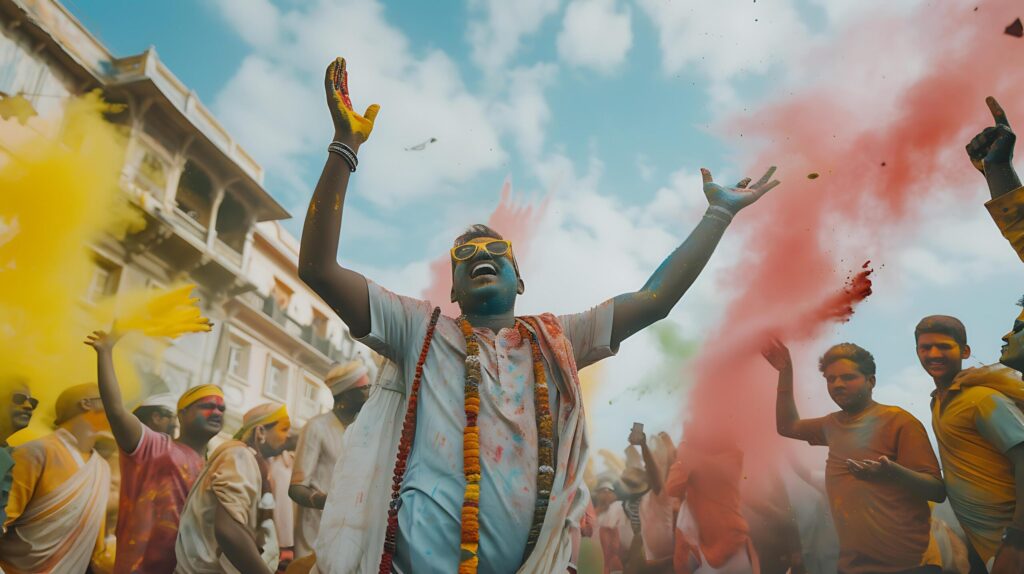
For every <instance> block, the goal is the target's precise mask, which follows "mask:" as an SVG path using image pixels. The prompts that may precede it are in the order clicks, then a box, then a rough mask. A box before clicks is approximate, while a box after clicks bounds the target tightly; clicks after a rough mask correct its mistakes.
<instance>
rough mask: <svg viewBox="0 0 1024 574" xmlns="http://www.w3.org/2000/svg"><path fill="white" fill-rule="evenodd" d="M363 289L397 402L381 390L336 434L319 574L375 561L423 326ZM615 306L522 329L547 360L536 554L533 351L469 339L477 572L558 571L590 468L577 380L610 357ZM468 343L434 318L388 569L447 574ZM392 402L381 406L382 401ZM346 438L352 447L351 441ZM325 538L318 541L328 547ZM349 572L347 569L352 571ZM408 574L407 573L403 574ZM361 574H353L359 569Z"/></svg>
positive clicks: (455, 527) (509, 337)
mask: <svg viewBox="0 0 1024 574" xmlns="http://www.w3.org/2000/svg"><path fill="white" fill-rule="evenodd" d="M368 285H369V295H370V308H371V332H370V333H369V334H368V335H367V336H366V337H364V338H363V339H361V341H362V342H364V343H365V344H367V345H368V346H369V347H370V348H372V349H374V350H375V351H377V352H378V353H380V354H382V355H383V356H384V357H386V358H387V359H389V360H390V361H392V362H393V363H394V364H395V365H396V366H397V368H398V373H399V376H398V377H397V379H398V380H399V381H401V382H400V383H399V384H398V385H397V389H395V390H396V391H397V394H396V393H394V392H392V385H390V384H389V385H386V386H385V385H382V386H381V387H380V389H379V390H377V391H376V392H375V393H374V394H372V395H371V397H370V401H369V402H368V403H367V404H366V406H365V407H364V408H363V411H362V413H361V414H360V417H359V419H357V420H356V422H355V424H353V425H352V426H351V427H350V428H349V429H348V431H347V436H346V441H345V445H346V446H345V449H346V450H345V453H344V455H343V458H342V460H341V461H340V462H339V464H338V468H337V470H336V472H335V476H334V484H335V485H337V488H332V491H331V492H330V493H329V498H328V502H327V508H326V511H325V513H324V517H323V524H322V529H321V532H320V537H319V539H318V542H317V549H318V551H317V562H318V564H317V566H318V568H319V569H320V571H321V572H329V573H330V574H342V573H351V572H354V571H356V572H374V571H376V569H377V564H379V559H380V548H381V545H382V542H383V525H384V522H385V519H386V512H387V506H386V505H387V495H388V491H390V482H391V473H392V470H393V468H394V460H395V459H394V452H395V447H396V446H397V439H398V434H397V432H400V430H401V424H402V416H403V413H404V397H403V396H402V395H403V394H404V393H406V392H407V390H408V388H407V385H409V384H410V382H411V381H412V379H413V373H414V371H415V368H416V358H417V356H418V355H419V352H420V348H421V345H422V342H423V336H424V333H425V330H426V324H427V322H428V320H429V317H430V313H431V306H430V305H429V304H428V303H427V302H425V301H419V300H416V299H412V298H408V297H401V296H398V295H395V294H394V293H391V292H389V291H387V290H385V289H382V288H380V287H379V286H377V285H375V284H373V283H372V282H371V283H369V284H368ZM613 311H614V304H613V302H612V301H607V302H605V303H604V304H602V305H600V306H598V307H595V308H593V309H591V310H589V311H586V312H584V313H580V314H577V315H564V316H560V317H555V316H553V315H542V316H537V317H528V318H526V321H527V325H528V328H529V329H530V330H531V331H532V332H535V333H537V337H538V339H539V344H540V347H541V350H542V353H543V355H544V367H545V372H546V374H547V379H548V383H549V397H550V401H551V402H550V404H549V405H545V406H547V407H548V408H551V410H552V415H553V416H552V418H553V422H554V423H555V427H556V428H555V433H556V441H555V442H556V445H555V447H556V469H555V485H554V490H553V492H552V495H551V504H550V506H549V508H548V513H547V516H546V520H545V522H544V526H543V528H542V531H541V536H540V540H539V542H538V546H537V548H536V549H535V550H534V552H533V553H531V554H530V556H529V559H528V560H526V561H525V562H524V558H523V550H524V546H525V541H526V536H527V531H528V530H529V527H530V522H531V518H532V513H533V504H534V502H535V501H536V474H537V433H536V418H535V413H536V411H535V405H534V404H533V402H534V401H533V371H532V357H531V353H530V348H529V347H530V345H529V342H528V341H522V340H521V338H520V336H519V334H518V332H517V331H516V330H515V329H502V330H501V331H500V332H499V333H492V332H490V331H488V330H485V329H477V330H476V336H477V338H478V340H479V341H480V347H481V349H480V362H481V370H482V380H481V383H480V394H481V411H480V419H481V422H480V428H481V437H480V440H481V453H480V460H481V466H482V469H483V472H482V479H481V483H480V490H481V495H480V516H481V520H480V539H481V542H480V568H479V571H480V572H481V573H482V574H484V573H498V574H505V573H511V572H517V571H520V572H538V571H552V572H553V571H563V570H564V569H565V567H566V566H567V565H568V564H569V562H570V557H571V552H572V548H573V543H572V538H573V537H578V536H579V519H580V516H582V514H583V512H584V510H585V509H586V505H587V501H588V498H589V496H588V493H587V491H586V489H585V488H581V486H582V471H583V466H584V464H585V461H586V457H587V440H586V431H585V427H584V417H583V409H582V406H583V405H582V400H581V397H580V395H579V377H578V375H577V366H579V367H584V366H587V365H589V364H592V363H595V362H597V361H599V360H601V359H603V358H605V357H608V356H610V355H612V354H614V349H612V348H611V324H612V316H613ZM464 362H465V340H464V338H463V336H462V333H461V332H460V330H459V326H458V324H457V322H456V321H455V320H454V319H451V318H448V317H441V319H440V320H439V321H438V324H437V329H436V331H435V336H434V340H433V345H432V347H431V349H430V352H429V354H428V355H427V359H426V363H425V365H424V377H423V383H422V388H421V390H420V396H419V409H418V412H419V416H418V417H417V429H416V443H415V446H414V448H413V449H412V454H411V456H410V458H409V463H408V471H407V473H406V475H405V481H404V483H403V485H402V489H401V507H400V511H399V524H400V530H399V535H398V553H397V555H396V567H398V568H399V569H401V570H403V571H407V570H413V571H417V572H418V571H423V572H434V571H449V572H450V571H454V570H456V569H457V566H458V561H459V523H460V518H459V517H460V514H461V504H462V498H463V491H464V487H465V480H464V478H463V452H462V429H463V427H464V425H465V414H464V404H463V398H464V378H465V366H464ZM389 393H390V394H389ZM353 433H354V434H353ZM328 534H329V535H328ZM357 564H358V565H359V566H358V567H356V566H355V565H357ZM410 565H415V567H412V568H411V567H410ZM357 568H358V569H357Z"/></svg>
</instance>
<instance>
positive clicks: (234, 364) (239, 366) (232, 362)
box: [228, 339, 249, 381]
mask: <svg viewBox="0 0 1024 574" xmlns="http://www.w3.org/2000/svg"><path fill="white" fill-rule="evenodd" d="M228 373H229V374H231V375H232V376H234V377H236V378H238V379H241V380H243V381H244V380H245V379H246V377H248V376H249V345H248V344H247V343H243V342H242V341H239V340H237V339H232V340H230V341H228Z"/></svg>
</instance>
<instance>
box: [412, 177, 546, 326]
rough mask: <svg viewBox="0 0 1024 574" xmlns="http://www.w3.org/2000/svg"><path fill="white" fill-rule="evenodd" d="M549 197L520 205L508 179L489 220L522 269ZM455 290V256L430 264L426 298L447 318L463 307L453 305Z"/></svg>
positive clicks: (457, 313) (455, 315)
mask: <svg viewBox="0 0 1024 574" xmlns="http://www.w3.org/2000/svg"><path fill="white" fill-rule="evenodd" d="M549 197H550V196H546V197H545V198H544V199H543V200H541V202H540V203H539V204H537V205H533V204H531V203H519V202H517V201H516V200H515V198H513V197H512V182H511V181H510V180H508V179H506V180H505V183H504V184H503V185H502V186H501V200H500V201H499V202H498V206H497V207H495V208H494V211H493V212H492V213H491V216H490V217H489V218H488V219H487V226H488V227H490V228H491V229H493V230H495V231H497V232H498V233H500V234H501V235H502V237H504V238H505V239H508V240H509V241H511V242H512V252H513V253H514V254H515V256H516V263H517V264H518V265H519V268H520V269H522V268H523V263H524V262H525V260H526V259H527V257H528V256H529V251H530V243H531V240H532V239H533V237H534V231H535V230H536V228H537V226H538V225H539V224H540V222H541V220H542V219H544V213H545V212H546V211H547V207H548V199H549ZM473 223H477V222H475V221H467V222H466V226H467V227H468V226H470V225H472V224H473ZM452 239H454V237H453V238H452ZM451 291H452V263H451V257H450V256H449V255H447V254H445V255H444V256H442V257H439V258H437V259H435V260H434V261H432V262H431V263H430V284H429V285H428V286H427V287H426V288H425V289H424V290H423V298H424V299H426V300H428V301H430V302H431V303H433V304H434V305H437V306H439V307H441V311H442V312H443V313H444V314H445V315H448V316H450V317H457V316H458V315H459V313H460V311H459V306H458V305H456V304H455V303H452V302H451Z"/></svg>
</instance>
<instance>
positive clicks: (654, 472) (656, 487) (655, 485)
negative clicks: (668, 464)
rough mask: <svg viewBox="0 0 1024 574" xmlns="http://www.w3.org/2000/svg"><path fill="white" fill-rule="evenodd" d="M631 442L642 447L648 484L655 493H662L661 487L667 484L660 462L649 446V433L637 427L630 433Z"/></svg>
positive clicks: (641, 451)
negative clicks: (659, 466) (659, 465)
mask: <svg viewBox="0 0 1024 574" xmlns="http://www.w3.org/2000/svg"><path fill="white" fill-rule="evenodd" d="M629 444H632V445H636V446H639V447H640V453H641V455H643V458H644V472H646V473H647V484H648V485H649V486H650V487H651V490H652V491H654V494H661V489H662V488H664V487H665V484H664V481H663V480H662V478H661V472H660V469H659V468H658V463H656V462H654V456H653V455H651V449H650V447H648V446H647V435H646V434H645V433H644V431H643V430H641V429H639V428H635V429H633V430H632V431H631V432H630V433H629Z"/></svg>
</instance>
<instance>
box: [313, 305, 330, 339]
mask: <svg viewBox="0 0 1024 574" xmlns="http://www.w3.org/2000/svg"><path fill="white" fill-rule="evenodd" d="M313 335H315V336H316V337H319V338H321V339H326V338H327V315H324V314H323V313H321V312H320V311H317V310H316V309H313Z"/></svg>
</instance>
